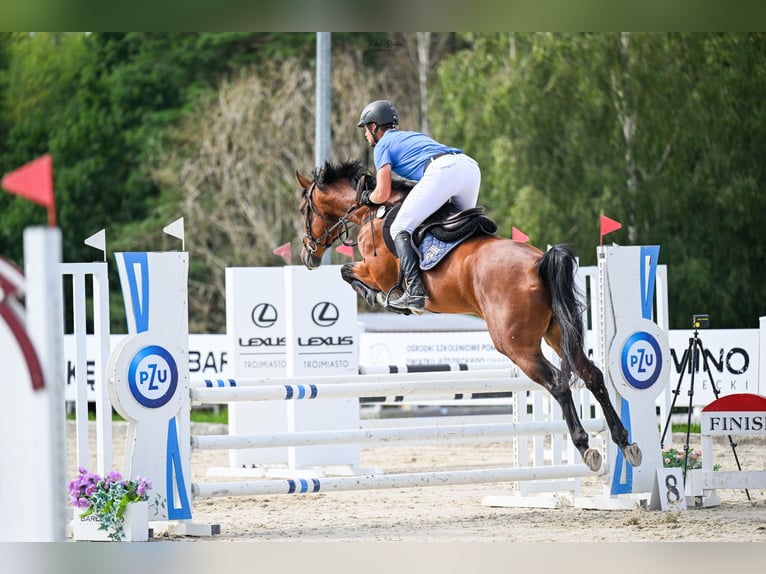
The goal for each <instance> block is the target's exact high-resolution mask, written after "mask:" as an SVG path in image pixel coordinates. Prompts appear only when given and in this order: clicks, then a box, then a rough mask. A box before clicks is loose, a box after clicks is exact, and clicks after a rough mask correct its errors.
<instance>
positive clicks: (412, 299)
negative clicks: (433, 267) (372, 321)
mask: <svg viewBox="0 0 766 574" xmlns="http://www.w3.org/2000/svg"><path fill="white" fill-rule="evenodd" d="M394 244H395V246H396V254H397V256H398V257H399V265H400V266H401V275H403V276H404V279H405V283H406V289H405V291H404V293H402V294H401V295H400V296H399V297H395V298H393V299H389V301H388V304H389V306H391V307H395V308H397V309H414V310H416V311H419V310H421V309H423V307H425V305H426V291H425V289H424V288H423V282H422V281H421V280H420V258H419V257H418V254H417V252H416V251H415V248H414V247H413V246H412V239H411V237H410V234H409V233H408V232H406V231H400V232H399V233H398V234H397V235H396V237H395V238H394Z"/></svg>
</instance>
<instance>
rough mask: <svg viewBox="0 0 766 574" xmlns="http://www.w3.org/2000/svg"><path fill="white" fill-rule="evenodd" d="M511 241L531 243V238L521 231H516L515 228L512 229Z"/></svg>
mask: <svg viewBox="0 0 766 574" xmlns="http://www.w3.org/2000/svg"><path fill="white" fill-rule="evenodd" d="M511 239H513V240H514V241H521V242H522V243H526V242H527V241H529V237H527V234H526V233H524V232H523V231H521V230H520V229H516V228H515V227H512V228H511Z"/></svg>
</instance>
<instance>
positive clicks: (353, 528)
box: [68, 422, 766, 542]
mask: <svg viewBox="0 0 766 574" xmlns="http://www.w3.org/2000/svg"><path fill="white" fill-rule="evenodd" d="M68 425H69V427H68V431H69V432H68V461H69V471H68V477H69V478H73V477H74V476H75V475H76V465H75V461H74V454H73V453H74V423H72V422H69V423H68ZM193 427H194V428H193V430H192V432H193V433H194V434H206V433H213V434H217V433H221V432H225V426H224V425H205V424H195V425H193ZM126 428H127V425H126V424H124V423H116V424H115V425H114V449H115V450H114V461H115V462H114V467H115V468H116V469H117V470H121V466H122V453H123V449H124V440H125V431H126ZM91 438H92V437H91ZM673 438H674V442H673V444H674V445H675V446H676V447H677V448H678V447H679V445H683V442H684V439H685V437H684V436H683V435H676V436H674V437H673ZM691 442H692V446H693V447H699V437H698V436H696V437H695V436H694V435H692V441H691ZM92 444H93V445H94V444H95V443H93V442H92ZM91 448H92V449H94V446H92V447H91ZM510 448H511V444H510V443H460V444H456V443H450V444H446V443H445V444H443V445H434V444H426V445H406V446H405V445H403V446H394V447H381V448H363V449H362V450H361V466H362V467H366V468H379V469H383V470H385V471H386V472H389V473H394V472H428V471H435V470H452V469H458V468H460V469H462V468H465V469H470V468H490V467H505V466H510V460H511V459H510ZM716 449H717V458H716V460H717V461H720V462H721V463H722V466H723V469H724V470H729V469H735V468H736V466H735V463H734V459H733V456H732V454H731V448H730V447H729V446H728V442H726V441H725V439H724V441H723V442H721V443H720V444H717V445H716ZM737 454H738V455H739V458H740V462H741V463H742V466H743V468H744V469H751V470H763V469H764V468H766V444H764V443H763V441H757V440H755V439H752V438H749V437H741V439H740V440H739V441H738V446H737ZM94 456H95V455H93V454H92V457H94ZM93 466H95V464H94V465H93ZM224 466H228V453H227V452H226V451H195V452H194V453H193V454H192V474H193V477H192V478H193V481H194V482H204V481H214V482H218V481H221V480H225V479H222V478H220V477H208V476H206V472H207V469H208V468H211V467H224ZM509 492H511V486H510V485H507V484H480V485H462V486H437V487H426V488H395V489H386V490H370V491H353V492H329V493H321V494H307V495H289V496H286V495H282V496H258V497H222V498H214V499H199V500H194V501H193V503H192V512H193V516H194V522H196V523H201V524H217V525H220V528H221V534H220V535H218V536H215V537H213V538H212V540H216V541H270V542H273V541H295V542H297V541H304V542H321V541H339V542H385V541H405V542H450V541H455V542H553V541H556V542H636V541H642V542H674V541H679V542H708V541H710V542H766V490H751V491H750V496H751V498H752V500H751V501H748V499H747V496H746V493H745V491H742V490H719V491H718V495H719V496H720V498H721V502H722V503H721V505H720V506H718V507H714V508H703V509H692V510H687V511H685V512H659V511H647V510H643V509H640V508H633V509H631V510H621V511H601V510H582V509H576V508H571V507H566V508H557V509H526V508H491V507H485V506H482V505H481V501H482V499H483V498H484V497H485V496H487V495H502V494H507V493H509ZM601 492H602V489H601V486H600V485H599V484H598V483H597V482H596V481H595V480H590V479H588V481H587V482H586V483H585V485H584V494H600V493H601ZM156 540H189V539H180V538H177V537H167V536H162V535H160V536H157V538H156Z"/></svg>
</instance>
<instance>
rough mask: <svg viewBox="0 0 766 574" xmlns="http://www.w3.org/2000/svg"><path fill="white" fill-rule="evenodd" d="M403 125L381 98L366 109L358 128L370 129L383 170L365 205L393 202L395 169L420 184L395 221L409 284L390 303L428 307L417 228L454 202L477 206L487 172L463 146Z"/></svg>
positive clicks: (377, 164) (461, 207) (463, 206)
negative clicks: (415, 242)
mask: <svg viewBox="0 0 766 574" xmlns="http://www.w3.org/2000/svg"><path fill="white" fill-rule="evenodd" d="M398 126H399V113H398V112H397V111H396V108H395V107H394V105H393V104H392V103H391V102H389V101H388V100H376V101H374V102H371V103H369V104H367V105H366V106H365V107H364V109H363V110H362V114H361V116H360V118H359V123H358V124H357V127H360V128H362V127H363V128H364V136H365V138H367V142H368V143H369V144H370V146H372V148H373V156H374V160H375V169H376V171H377V174H376V178H377V181H376V184H375V189H374V190H370V191H367V192H364V193H363V194H362V203H366V204H367V205H373V204H381V203H385V202H386V201H388V199H389V197H390V196H391V174H392V173H394V174H396V175H398V176H399V177H402V178H404V179H408V180H412V181H415V182H417V183H416V185H415V186H414V187H413V188H412V191H410V192H409V193H408V194H407V198H406V200H405V201H404V203H403V204H402V207H401V208H400V209H399V213H398V214H397V216H396V219H395V220H394V222H393V224H392V225H391V236H392V237H393V238H394V243H395V245H396V254H397V257H398V258H399V263H400V266H401V270H402V273H403V275H404V277H405V281H406V288H405V291H404V293H402V295H400V296H399V297H396V298H392V299H390V300H389V302H388V304H389V305H390V306H391V307H394V308H396V309H411V310H414V311H419V310H422V309H423V307H424V306H425V299H426V293H425V289H424V288H423V282H422V281H421V278H420V263H419V257H418V253H417V251H416V250H415V248H414V247H413V245H412V232H413V231H414V230H415V228H416V227H417V226H418V225H420V224H421V223H422V222H423V221H425V220H426V218H428V216H430V215H431V214H432V213H434V212H435V211H436V210H437V209H439V208H440V207H441V206H442V205H444V204H445V203H446V202H447V201H448V200H450V201H452V203H453V204H454V205H455V206H456V207H457V208H458V209H459V210H464V209H470V208H472V207H476V202H477V201H478V198H479V185H480V183H481V172H480V170H479V165H478V164H477V163H476V161H474V160H473V159H472V158H471V157H469V156H467V155H466V154H464V153H463V150H461V149H458V148H454V147H449V146H446V145H443V144H440V143H439V142H437V141H435V140H433V139H432V138H430V137H428V136H427V135H425V134H422V133H420V132H413V131H404V130H399V129H398Z"/></svg>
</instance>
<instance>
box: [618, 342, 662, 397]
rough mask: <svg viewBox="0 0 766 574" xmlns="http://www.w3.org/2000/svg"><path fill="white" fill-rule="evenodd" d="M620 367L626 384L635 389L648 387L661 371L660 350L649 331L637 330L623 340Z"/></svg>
mask: <svg viewBox="0 0 766 574" xmlns="http://www.w3.org/2000/svg"><path fill="white" fill-rule="evenodd" d="M620 367H621V369H622V374H623V376H624V377H625V380H626V381H627V382H628V384H629V385H630V386H632V387H634V388H636V389H642V390H643V389H648V388H650V387H651V386H652V385H653V384H654V383H655V381H657V379H658V378H659V376H660V371H662V351H661V349H660V346H659V344H658V343H657V341H656V340H655V338H654V337H652V336H651V335H650V334H649V333H646V332H644V331H638V332H636V333H633V334H632V335H631V336H630V337H628V339H627V340H626V341H625V344H624V345H623V346H622V353H621V354H620Z"/></svg>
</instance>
